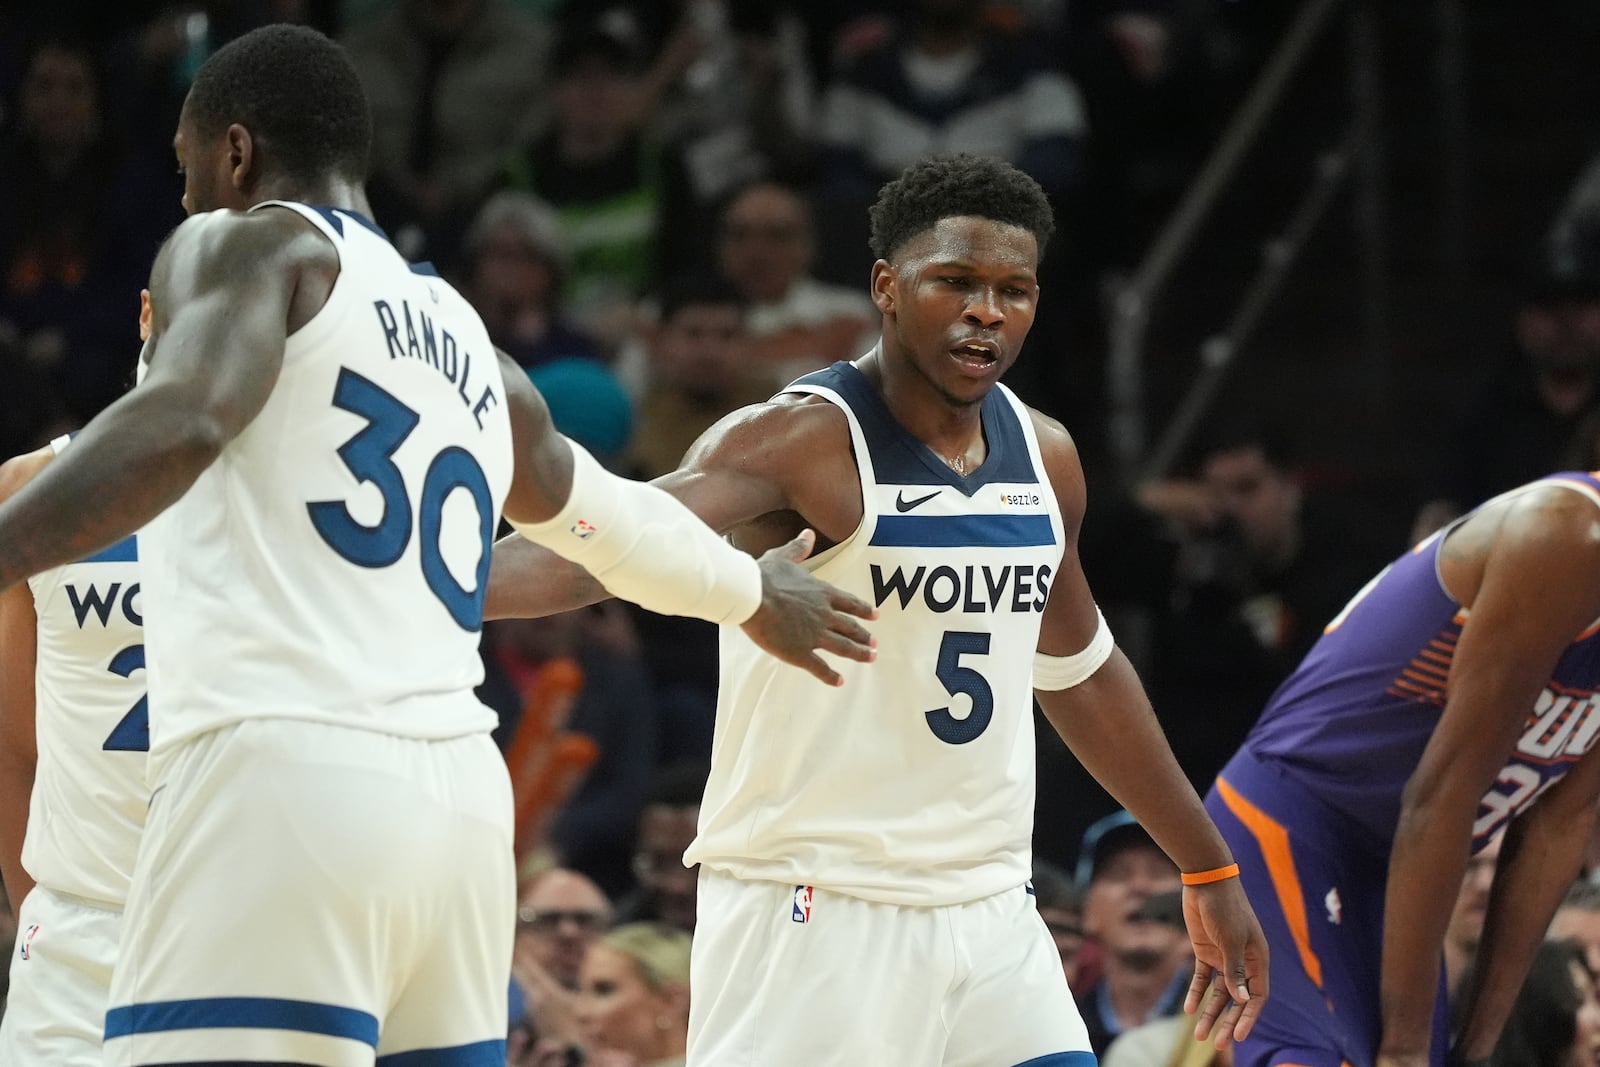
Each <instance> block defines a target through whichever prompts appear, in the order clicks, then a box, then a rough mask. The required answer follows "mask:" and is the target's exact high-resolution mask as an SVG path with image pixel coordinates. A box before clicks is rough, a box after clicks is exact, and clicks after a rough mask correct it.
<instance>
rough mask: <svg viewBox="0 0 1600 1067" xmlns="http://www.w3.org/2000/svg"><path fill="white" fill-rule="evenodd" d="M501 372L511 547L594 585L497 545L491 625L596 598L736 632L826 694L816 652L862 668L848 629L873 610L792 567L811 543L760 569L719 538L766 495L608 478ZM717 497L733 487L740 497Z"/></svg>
mask: <svg viewBox="0 0 1600 1067" xmlns="http://www.w3.org/2000/svg"><path fill="white" fill-rule="evenodd" d="M502 359H504V357H503V356H502ZM504 369H505V379H506V394H507V400H508V405H509V410H510V413H511V421H512V429H513V434H514V435H515V438H516V442H517V456H516V462H517V468H516V474H515V477H514V479H513V485H512V490H511V493H510V494H509V495H508V497H507V499H506V518H507V519H508V521H510V522H511V524H512V526H513V527H514V528H515V529H516V530H517V532H518V533H519V534H521V535H522V536H523V537H525V538H527V539H528V540H530V541H535V542H537V543H538V544H539V545H540V546H542V547H543V548H544V549H546V550H548V552H550V553H552V554H554V555H555V556H559V557H561V558H562V559H564V560H566V561H568V562H569V563H570V564H576V565H578V566H579V567H581V568H583V569H584V570H585V571H587V572H588V573H589V574H591V575H593V579H594V580H593V583H590V582H586V581H584V580H583V579H582V578H580V577H578V576H577V575H575V574H573V572H572V570H571V568H570V567H560V566H557V564H556V563H555V561H554V560H551V559H549V558H547V557H545V556H543V555H542V554H540V553H536V552H530V551H529V550H526V549H523V550H520V551H518V552H517V553H515V554H513V555H511V556H509V557H505V553H506V550H507V549H508V548H509V546H505V545H502V546H497V549H496V555H497V556H501V557H503V558H500V559H499V560H498V561H491V569H490V591H489V594H488V597H487V599H488V600H489V603H490V607H489V613H490V614H491V616H496V615H498V616H503V615H506V614H548V613H549V612H551V611H559V610H566V609H568V608H571V607H576V606H579V604H581V603H587V602H592V601H593V600H596V599H600V594H599V591H598V590H597V589H596V588H595V586H596V585H598V586H600V587H602V588H603V589H604V591H605V592H606V593H609V594H612V595H616V596H619V597H622V598H623V599H625V600H630V601H632V602H634V603H636V604H639V605H641V606H642V607H645V608H649V609H650V610H652V611H657V612H661V613H663V614H669V615H688V616H693V617H695V618H701V619H705V620H707V621H710V622H715V623H719V624H730V623H731V624H737V625H741V626H743V627H744V630H745V632H746V633H747V634H749V635H750V637H751V639H752V640H754V641H755V642H756V644H757V645H759V646H760V647H761V648H763V649H765V650H766V651H767V652H769V653H770V654H772V655H774V656H776V657H777V658H779V659H781V660H783V661H785V662H787V663H790V664H793V665H795V666H800V667H803V668H805V669H806V670H808V671H810V672H811V673H812V674H814V675H816V676H817V677H818V678H821V679H823V680H824V681H826V682H829V683H830V684H834V685H838V684H840V683H841V682H842V679H841V678H840V676H839V674H838V672H836V671H834V670H833V669H832V668H831V667H829V666H828V665H827V663H826V662H825V661H824V660H822V659H821V658H820V657H819V656H818V655H817V654H816V650H818V649H821V650H825V651H828V652H832V653H835V654H837V655H842V656H845V657H847V658H850V659H856V660H862V661H865V660H870V659H871V658H872V657H873V655H874V653H873V650H872V641H871V638H870V636H869V635H868V634H867V632H866V630H865V629H864V628H863V627H862V626H861V624H860V623H859V622H857V621H856V620H857V619H860V618H872V617H873V616H874V615H875V614H876V612H875V611H874V609H873V608H872V606H871V605H869V604H867V603H865V602H864V601H862V600H860V599H858V598H856V597H853V596H850V595H848V594H846V593H844V592H842V591H841V590H838V589H835V588H834V587H832V586H830V585H827V584H826V583H824V582H820V581H818V580H817V579H815V578H813V577H812V576H811V575H810V574H809V573H807V572H806V571H805V570H804V569H803V568H801V567H799V566H798V563H799V561H800V560H801V559H803V558H804V557H805V556H806V555H807V554H809V552H810V550H811V547H812V545H813V543H814V539H815V535H814V534H812V533H810V532H804V533H802V534H801V535H800V536H799V537H796V538H794V539H792V540H791V541H789V542H788V543H786V544H784V545H782V546H779V547H777V548H774V549H772V550H771V551H768V552H767V553H766V554H764V555H763V556H762V557H761V558H760V560H759V561H756V560H753V559H751V557H750V556H749V555H748V554H746V553H744V552H742V551H740V550H739V549H737V548H735V547H733V545H731V544H730V543H729V542H727V541H725V540H723V538H722V537H720V536H719V533H718V531H719V530H721V529H726V528H730V527H732V526H734V525H737V524H738V523H739V522H743V521H746V520H748V519H750V518H753V517H755V516H757V515H759V514H761V513H762V511H761V508H762V506H763V505H762V504H761V503H760V502H759V501H760V500H762V499H765V498H772V499H781V497H779V496H777V495H776V493H775V491H774V490H772V489H771V488H770V487H768V488H767V489H765V490H764V491H763V490H761V489H760V488H756V489H754V490H752V488H751V487H752V486H755V485H756V482H755V480H753V479H750V478H740V477H738V476H737V475H735V474H729V473H726V472H725V473H723V474H722V475H721V476H720V477H719V476H717V475H714V474H708V475H703V476H702V475H697V474H696V473H694V472H690V471H680V472H676V473H675V474H673V475H668V476H667V477H666V478H664V479H662V480H661V484H660V485H651V484H644V483H641V482H634V481H629V480H628V479H625V478H619V477H617V476H615V475H613V474H610V473H609V472H607V471H606V470H605V469H604V468H602V467H601V466H600V465H599V464H598V463H596V462H595V461H594V460H593V459H592V458H591V457H590V456H589V455H588V454H587V453H586V452H584V451H583V450H582V449H581V448H579V447H578V446H577V445H575V444H573V443H572V442H570V441H568V440H567V439H566V438H564V437H562V436H561V435H560V434H559V433H557V432H556V430H555V428H554V426H553V424H552V423H551V421H550V416H549V411H548V410H547V409H546V407H545V405H544V401H543V399H542V398H541V397H540V396H539V394H538V391H537V390H535V389H534V388H533V386H532V384H531V383H529V382H528V380H527V377H526V375H523V374H520V373H516V372H514V369H513V367H511V366H506V367H505V368H504ZM727 421H729V420H725V422H727ZM734 421H736V419H735V420H734ZM722 425H723V424H719V426H718V427H713V428H712V430H710V431H708V434H707V436H708V437H709V436H713V435H717V434H718V433H719V427H721V426H722ZM697 447H698V446H697ZM719 485H720V486H722V487H723V491H721V492H719V491H717V488H716V487H717V486H719ZM730 485H743V486H744V488H745V492H744V493H742V494H739V493H735V492H733V491H731V490H729V489H728V486H730ZM684 502H689V503H690V506H688V507H686V506H685V503H684ZM697 513H698V515H699V516H701V517H703V519H704V521H702V518H701V517H697ZM708 523H709V525H708ZM547 583H548V587H547V588H542V587H546V586H547ZM497 585H498V586H499V588H498V589H497V588H496V586H497Z"/></svg>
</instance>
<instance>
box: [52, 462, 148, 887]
mask: <svg viewBox="0 0 1600 1067" xmlns="http://www.w3.org/2000/svg"><path fill="white" fill-rule="evenodd" d="M65 441H66V439H65V438H62V439H61V440H59V441H57V442H55V447H56V450H57V451H58V452H59V451H60V449H61V447H62V445H63V444H65ZM138 558H139V542H138V539H137V538H135V537H129V538H128V539H127V540H125V541H121V542H119V543H118V544H115V545H112V546H111V547H110V548H108V549H106V550H105V551H103V552H98V553H96V554H95V555H93V556H90V557H88V558H86V559H81V560H79V561H77V562H76V563H68V564H66V565H64V566H61V567H54V568H52V569H50V570H47V571H43V572H41V573H39V574H36V575H34V576H33V577H32V578H30V579H28V587H29V588H30V589H31V590H32V592H33V608H34V613H35V614H36V615H37V616H38V620H39V621H38V627H37V633H38V643H37V644H38V651H37V653H36V658H35V666H34V676H33V685H34V729H35V733H36V735H37V738H38V745H39V762H38V764H37V766H36V768H35V770H34V777H33V794H32V797H31V799H30V801H29V806H28V830H27V833H26V835H25V836H24V838H23V843H22V866H23V868H24V869H25V870H26V871H27V872H28V874H29V875H30V876H32V878H33V880H34V881H36V882H38V883H39V884H40V885H42V886H44V887H45V888H47V889H53V890H56V891H58V892H62V893H69V894H71V895H73V896H76V897H82V898H84V899H86V900H90V901H94V902H97V903H101V904H106V905H110V906H114V907H121V906H122V904H123V902H124V901H125V900H126V899H127V896H128V880H129V878H130V877H131V876H132V874H133V857H134V853H135V852H137V851H138V848H139V832H140V830H141V829H143V827H144V813H145V808H146V806H147V805H148V804H149V800H150V792H149V790H148V789H146V788H145V753H146V751H147V750H148V749H149V747H150V726H149V716H148V713H147V711H146V707H145V670H144V661H145V649H144V619H143V617H142V615H141V611H142V600H143V595H142V593H141V591H140V588H139V563H138Z"/></svg>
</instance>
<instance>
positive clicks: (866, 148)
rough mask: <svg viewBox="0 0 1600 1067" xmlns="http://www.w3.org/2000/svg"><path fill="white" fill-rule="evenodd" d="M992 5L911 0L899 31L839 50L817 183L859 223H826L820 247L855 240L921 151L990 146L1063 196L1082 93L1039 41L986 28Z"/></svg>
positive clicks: (842, 216) (1077, 157) (1074, 173)
mask: <svg viewBox="0 0 1600 1067" xmlns="http://www.w3.org/2000/svg"><path fill="white" fill-rule="evenodd" d="M991 6H992V5H990V4H988V3H986V2H984V0H914V2H913V3H912V4H911V5H910V11H909V13H908V15H907V16H906V18H905V21H904V22H903V24H902V27H901V29H900V30H899V31H898V32H896V33H894V34H893V35H892V36H891V37H890V38H889V39H888V40H886V41H884V42H882V43H880V44H877V45H875V46H871V47H869V48H867V49H866V50H865V51H864V52H862V53H861V54H860V55H857V56H854V57H851V58H847V59H845V60H844V63H843V66H842V67H841V69H840V70H839V72H838V73H837V74H836V75H835V77H834V79H833V80H832V82H831V83H830V84H829V85H828V87H827V89H826V90H825V91H824V93H823V100H822V129H821V135H820V136H821V141H822V153H823V162H822V186H823V188H822V193H823V197H824V199H825V201H826V202H827V203H828V205H829V211H828V217H829V218H830V219H832V220H849V221H850V222H852V223H854V224H855V225H856V226H857V229H856V230H847V229H844V228H842V227H841V228H840V230H839V232H838V233H834V232H832V231H831V230H830V232H829V233H828V235H827V238H828V239H827V244H828V245H829V246H830V247H842V248H845V249H857V248H864V247H865V234H864V232H861V231H860V230H859V227H860V226H861V225H864V222H865V219H866V218H867V214H866V210H865V208H866V206H867V205H868V204H870V203H871V202H872V200H873V198H874V197H875V196H876V194H877V190H878V187H879V186H880V185H882V184H883V183H884V182H886V181H888V180H889V179H890V178H893V177H894V176H895V175H897V174H899V173H900V171H901V170H902V169H903V168H905V167H906V166H907V165H909V164H911V163H914V162H916V161H917V160H918V159H921V158H923V157H925V156H929V155H942V154H947V153H955V152H971V153H973V154H975V155H988V156H999V157H1001V158H1002V159H1006V160H1008V161H1010V162H1011V163H1013V164H1015V165H1016V166H1017V167H1019V168H1020V169H1022V170H1024V171H1026V172H1027V173H1028V174H1030V175H1031V176H1032V177H1033V178H1034V179H1035V180H1036V181H1038V182H1039V184H1040V185H1042V186H1043V187H1044V190H1045V192H1046V193H1048V194H1050V196H1051V198H1052V200H1054V201H1055V202H1056V203H1057V204H1058V205H1061V206H1063V207H1064V205H1065V203H1066V201H1067V199H1068V198H1069V196H1070V194H1071V193H1072V191H1073V189H1074V188H1075V187H1076V185H1077V183H1078V181H1079V180H1080V178H1081V177H1082V175H1083V173H1084V167H1085V163H1084V159H1085V145H1086V143H1087V140H1086V135H1087V126H1086V121H1085V118H1084V109H1083V102H1082V100H1081V98H1080V95H1079V93H1078V89H1077V87H1076V86H1075V85H1073V83H1072V82H1071V81H1069V80H1068V79H1067V77H1066V76H1065V75H1064V74H1063V73H1061V72H1060V71H1059V70H1057V69H1056V68H1054V67H1053V66H1052V65H1051V64H1050V63H1049V62H1048V61H1047V60H1046V59H1045V57H1044V55H1043V52H1042V50H1038V49H1035V48H1033V47H1031V46H1030V42H1029V41H1028V40H1026V39H1021V38H1018V37H1016V36H1014V35H1012V34H1010V33H1007V32H1005V31H1004V30H1000V29H996V28H994V26H993V23H992V22H991V21H990V16H991V15H992V14H993V12H992V11H991V10H990V9H991ZM869 263H870V260H868V261H866V262H865V263H851V264H848V266H847V269H846V272H845V273H846V277H852V278H853V277H854V276H857V275H858V272H859V273H861V274H864V271H863V270H861V269H860V268H862V267H864V266H865V265H866V264H869ZM838 280H841V281H842V280H843V278H840V279H838Z"/></svg>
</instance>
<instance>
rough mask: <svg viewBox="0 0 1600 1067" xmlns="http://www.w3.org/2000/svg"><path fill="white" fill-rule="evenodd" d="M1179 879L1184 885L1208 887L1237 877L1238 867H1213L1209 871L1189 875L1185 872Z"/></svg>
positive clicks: (1234, 864)
mask: <svg viewBox="0 0 1600 1067" xmlns="http://www.w3.org/2000/svg"><path fill="white" fill-rule="evenodd" d="M1181 877H1182V878H1183V884H1184V885H1210V884H1211V883H1212V882H1220V881H1222V880H1223V879H1224V878H1237V877H1239V865H1238V864H1237V863H1230V864H1228V865H1227V866H1226V867H1213V868H1211V869H1210V870H1209V871H1195V872H1194V873H1193V874H1189V873H1188V872H1187V871H1186V872H1184V873H1183V874H1182V875H1181Z"/></svg>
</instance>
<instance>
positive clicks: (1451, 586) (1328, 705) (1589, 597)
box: [1206, 473, 1600, 1067]
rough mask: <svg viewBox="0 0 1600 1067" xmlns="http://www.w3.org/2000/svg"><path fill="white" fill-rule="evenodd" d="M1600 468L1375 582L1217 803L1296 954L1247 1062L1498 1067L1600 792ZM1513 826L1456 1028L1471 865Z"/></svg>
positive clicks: (1262, 726) (1495, 511) (1536, 492)
mask: <svg viewBox="0 0 1600 1067" xmlns="http://www.w3.org/2000/svg"><path fill="white" fill-rule="evenodd" d="M1597 683H1600V474H1595V473H1591V474H1581V473H1568V474H1558V475H1553V476H1551V477H1548V478H1544V479H1541V480H1539V481H1536V482H1532V483H1530V484H1528V485H1525V486H1522V487H1521V488H1519V489H1516V490H1513V491H1511V492H1509V493H1506V494H1503V495H1502V496H1498V497H1496V498H1494V499H1493V500H1490V501H1489V502H1488V503H1486V504H1483V505H1482V506H1481V507H1479V508H1478V509H1476V510H1475V511H1473V512H1472V513H1470V514H1468V515H1466V516H1464V517H1463V518H1461V519H1459V520H1457V521H1456V522H1455V523H1453V524H1452V525H1450V526H1447V527H1445V528H1444V529H1443V530H1441V531H1440V532H1438V533H1436V534H1434V535H1433V536H1432V537H1430V538H1428V539H1427V540H1426V541H1424V542H1422V543H1421V544H1419V545H1418V546H1417V547H1416V548H1414V549H1413V550H1412V551H1410V552H1408V553H1407V554H1406V555H1404V556H1402V557H1401V558H1400V559H1398V560H1396V561H1395V562H1394V563H1392V564H1390V565H1389V566H1388V567H1387V568H1385V569H1384V571H1383V572H1382V573H1380V574H1379V575H1378V576H1377V577H1376V578H1374V579H1373V580H1372V581H1371V582H1369V583H1368V584H1367V585H1366V587H1365V588H1363V589H1362V590H1361V591H1360V592H1359V593H1358V594H1356V596H1355V598H1354V599H1353V600H1351V602H1350V603H1349V604H1348V605H1347V606H1346V607H1345V608H1344V610H1343V611H1341V612H1340V613H1339V615H1338V616H1337V617H1336V618H1334V619H1333V621H1332V622H1330V623H1329V624H1328V626H1327V629H1326V631H1325V633H1324V635H1323V637H1322V638H1321V640H1320V641H1319V642H1318V643H1317V645H1316V646H1315V647H1314V648H1312V650H1311V652H1310V653H1309V654H1308V655H1307V656H1306V658H1305V660H1304V661H1303V662H1302V663H1301V664H1300V667H1299V668H1298V669H1297V670H1296V671H1295V673H1294V674H1293V675H1291V676H1290V678H1289V679H1288V681H1286V682H1285V683H1284V684H1283V686H1282V687H1281V688H1279V690H1278V691H1277V693H1275V694H1274V695H1273V698H1272V700H1271V701H1270V702H1269V703H1268V706H1267V709H1266V711H1265V712H1264V713H1263V715H1262V716H1261V719H1260V721H1259V722H1258V723H1257V724H1256V726H1255V728H1254V729H1253V730H1252V731H1251V733H1250V735H1249V736H1248V737H1247V738H1246V739H1245V742H1244V744H1243V746H1242V747H1241V748H1240V750H1239V752H1238V753H1237V754H1236V755H1235V756H1234V758H1233V759H1232V760H1231V761H1230V762H1229V763H1228V765H1227V766H1226V767H1224V768H1223V770H1222V772H1221V774H1220V776H1219V777H1218V779H1217V781H1216V784H1215V785H1214V786H1213V788H1212V790H1211V792H1210V795H1209V796H1208V797H1207V799H1206V805H1207V807H1208V808H1209V809H1210V811H1211V813H1212V816H1213V818H1215V819H1216V821H1217V825H1218V826H1219V827H1220V828H1221V829H1222V831H1223V834H1224V836H1225V837H1226V838H1227V839H1228V843H1229V844H1230V845H1231V846H1232V848H1233V853H1234V855H1235V856H1236V857H1237V858H1238V861H1239V865H1240V866H1241V867H1242V868H1243V869H1244V872H1245V874H1244V877H1245V880H1246V881H1245V885H1246V889H1247V891H1248V893H1249V896H1250V899H1251V901H1252V903H1254V904H1255V907H1256V910H1257V913H1258V914H1259V915H1260V917H1261V921H1262V925H1263V926H1264V927H1265V929H1266V932H1267V937H1268V941H1269V943H1270V944H1271V946H1272V950H1273V951H1272V961H1271V981H1272V992H1273V996H1272V999H1271V1000H1270V1001H1269V1002H1268V1004H1267V1005H1266V1007H1265V1009H1264V1010H1263V1012H1262V1014H1261V1017H1260V1019H1259V1021H1258V1023H1257V1026H1256V1028H1255V1030H1254V1032H1253V1033H1251V1034H1250V1036H1249V1037H1248V1039H1246V1040H1245V1041H1244V1042H1242V1043H1241V1044H1240V1046H1239V1047H1238V1049H1237V1053H1236V1063H1237V1064H1238V1067H1288V1065H1295V1067H1430V1065H1438V1064H1444V1063H1450V1064H1455V1065H1470V1064H1477V1063H1487V1061H1488V1057H1489V1054H1490V1051H1491V1050H1492V1049H1493V1047H1494V1044H1495V1041H1496V1040H1497V1038H1498V1037H1499V1034H1500V1030H1501V1028H1502V1027H1503V1026H1504V1024H1505V1021H1506V1017H1507V1015H1508V1014H1509V1012H1510V1010H1511V1006H1512V1002H1513V1001H1514V999H1515V997H1516V994H1517V990H1518V988H1519V987H1520V986H1521V984H1522V979H1523V976H1524V975H1525V973H1526V971H1527V969H1528V965H1529V961H1530V960H1531V959H1532V957H1533V954H1534V951H1535V949H1536V948H1537V947H1538V944H1539V942H1540V940H1541V939H1542V938H1543V936H1544V931H1545V928H1546V926H1547V925H1548V923H1549V921H1550V917H1551V915H1552V914H1553V913H1554V911H1555V909H1556V905H1557V904H1558V902H1559V901H1560V900H1561V897H1562V894H1563V893H1565V891H1566V889H1567V887H1568V886H1569V885H1570V884H1571V882H1572V880H1573V878H1574V877H1575V876H1576V875H1577V874H1578V870H1579V865H1580V863H1581V859H1582V855H1583V849H1584V844H1585V842H1586V841H1587V840H1588V838H1589V832H1590V827H1591V824H1592V823H1593V821H1594V815H1595V807H1596V800H1597V795H1600V757H1596V756H1593V755H1590V753H1591V752H1592V751H1593V750H1594V748H1595V741H1596V736H1597V734H1600V710H1597V704H1600V698H1597V697H1596V695H1595V690H1596V688H1597ZM1502 827H1505V828H1506V836H1505V841H1504V845H1503V847H1502V851H1501V855H1500V868H1499V873H1498V874H1497V876H1496V881H1495V886H1494V892H1493V898H1492V900H1491V902H1490V905H1489V915H1488V918H1487V920H1486V923H1485V927H1484V936H1483V941H1482V945H1481V948H1480V950H1479V957H1478V966H1477V968H1476V980H1475V981H1473V982H1472V984H1471V986H1470V987H1469V988H1466V989H1464V990H1462V994H1461V995H1462V996H1463V997H1464V998H1465V999H1464V1000H1463V1006H1464V1008H1465V1011H1464V1014H1463V1015H1462V1016H1461V1017H1462V1018H1463V1019H1464V1022H1463V1023H1462V1026H1461V1030H1460V1032H1459V1033H1458V1034H1456V1035H1454V1045H1453V1047H1452V1046H1451V1035H1449V1034H1448V1032H1447V1027H1446V1004H1445V995H1444V979H1443V972H1442V967H1441V949H1442V945H1443V941H1444V935H1445V927H1446V925H1447V923H1448V922H1449V918H1450V901H1452V900H1454V899H1455V896H1456V892H1457V889H1458V887H1459V886H1460V883H1461V879H1462V877H1463V874H1464V872H1465V869H1466V866H1467V860H1468V858H1469V856H1471V855H1472V854H1473V853H1474V852H1476V851H1477V850H1478V849H1480V848H1482V847H1483V846H1484V845H1485V844H1486V843H1487V842H1488V841H1489V839H1490V838H1491V837H1492V836H1493V835H1494V834H1495V833H1496V831H1498V830H1500V829H1501V828H1502Z"/></svg>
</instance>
